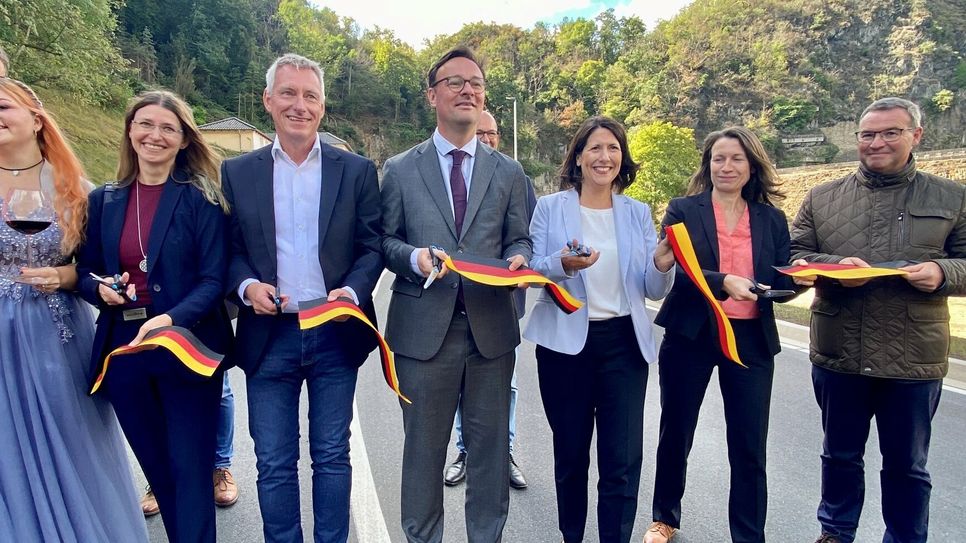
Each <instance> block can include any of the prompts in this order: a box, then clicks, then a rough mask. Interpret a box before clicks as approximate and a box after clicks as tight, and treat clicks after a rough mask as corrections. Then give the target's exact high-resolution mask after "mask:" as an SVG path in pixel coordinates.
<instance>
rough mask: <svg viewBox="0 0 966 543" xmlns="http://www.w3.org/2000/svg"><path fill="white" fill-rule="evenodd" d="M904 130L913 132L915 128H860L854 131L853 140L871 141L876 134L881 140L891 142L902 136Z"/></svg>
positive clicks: (860, 141)
mask: <svg viewBox="0 0 966 543" xmlns="http://www.w3.org/2000/svg"><path fill="white" fill-rule="evenodd" d="M906 130H908V131H910V132H915V130H916V129H915V128H886V129H885V130H860V131H858V132H856V133H855V140H856V141H858V142H859V143H872V142H873V141H875V137H876V136H877V135H878V136H879V137H880V138H882V141H884V142H886V143H892V142H894V141H897V140H898V139H899V138H901V137H902V133H903V132H905V131H906Z"/></svg>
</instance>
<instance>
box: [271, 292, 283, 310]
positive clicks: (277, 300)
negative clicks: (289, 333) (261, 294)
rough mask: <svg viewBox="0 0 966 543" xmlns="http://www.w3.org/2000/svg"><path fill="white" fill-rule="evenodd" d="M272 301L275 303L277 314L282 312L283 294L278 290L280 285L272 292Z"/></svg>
mask: <svg viewBox="0 0 966 543" xmlns="http://www.w3.org/2000/svg"><path fill="white" fill-rule="evenodd" d="M272 303H274V304H275V314H276V315H281V314H282V295H281V293H280V292H279V291H278V287H275V293H274V294H272Z"/></svg>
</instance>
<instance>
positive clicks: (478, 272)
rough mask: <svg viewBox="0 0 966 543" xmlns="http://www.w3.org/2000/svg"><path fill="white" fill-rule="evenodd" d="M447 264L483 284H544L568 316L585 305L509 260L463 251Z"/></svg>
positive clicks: (500, 285)
mask: <svg viewBox="0 0 966 543" xmlns="http://www.w3.org/2000/svg"><path fill="white" fill-rule="evenodd" d="M445 263H446V267H447V268H449V269H451V270H453V271H454V272H456V273H458V274H460V275H461V276H463V277H465V278H466V279H469V280H470V281H473V282H475V283H480V284H482V285H489V286H492V287H515V286H517V285H518V284H520V283H531V284H535V285H543V288H544V290H546V291H547V294H549V295H550V299H551V300H553V302H554V303H555V304H557V307H559V308H560V309H561V311H563V312H564V313H566V314H568V315H569V314H571V313H573V312H575V311H577V310H578V309H580V308H581V307H583V306H584V303H583V302H581V301H580V300H578V299H577V298H574V297H573V296H571V295H570V293H569V292H567V290H566V289H564V288H563V287H561V286H560V285H558V284H557V283H554V282H553V281H551V280H550V279H547V278H546V277H544V276H543V275H540V274H539V273H537V272H535V271H534V270H532V269H530V268H527V267H522V268H518V269H516V270H513V271H511V270H509V269H508V267H509V265H510V263H509V262H507V261H506V260H501V259H499V258H483V257H477V256H467V255H463V254H460V256H458V257H454V256H450V257H449V258H447V259H446V261H445Z"/></svg>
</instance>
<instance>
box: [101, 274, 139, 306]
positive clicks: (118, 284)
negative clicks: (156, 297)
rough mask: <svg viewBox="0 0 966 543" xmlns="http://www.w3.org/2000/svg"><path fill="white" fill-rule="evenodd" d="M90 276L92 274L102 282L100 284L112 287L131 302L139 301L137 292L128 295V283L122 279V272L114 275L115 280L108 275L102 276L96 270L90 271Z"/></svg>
mask: <svg viewBox="0 0 966 543" xmlns="http://www.w3.org/2000/svg"><path fill="white" fill-rule="evenodd" d="M90 276H91V278H93V279H94V280H95V281H97V282H98V283H100V284H102V285H104V286H106V287H110V289H111V290H113V291H114V292H116V293H117V294H118V295H119V296H120V297H122V298H124V299H125V300H127V301H129V302H136V301H138V295H137V293H135V294H133V295H131V296H128V295H127V285H128V284H127V283H124V282H122V281H121V274H118V273H115V274H114V277H113V279H114V281H113V282H111V281H110V280H109V279H108V278H107V277H101V276H100V275H97V274H96V273H94V272H90Z"/></svg>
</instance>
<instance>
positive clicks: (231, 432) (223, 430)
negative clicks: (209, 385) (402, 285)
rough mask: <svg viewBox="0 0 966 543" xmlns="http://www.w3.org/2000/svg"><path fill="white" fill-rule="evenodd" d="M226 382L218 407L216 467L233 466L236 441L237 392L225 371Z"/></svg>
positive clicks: (222, 386) (223, 385) (222, 387)
mask: <svg viewBox="0 0 966 543" xmlns="http://www.w3.org/2000/svg"><path fill="white" fill-rule="evenodd" d="M224 379H225V380H224V382H223V383H222V384H221V407H220V408H219V409H218V442H217V444H216V445H215V468H227V467H229V466H231V457H232V456H233V454H234V447H233V445H232V444H233V443H234V441H235V394H234V393H233V392H232V391H231V383H229V382H228V372H227V371H226V372H225V378H224Z"/></svg>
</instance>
